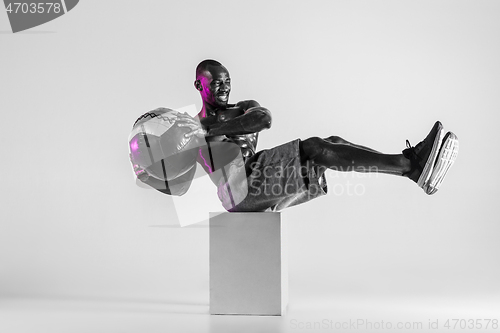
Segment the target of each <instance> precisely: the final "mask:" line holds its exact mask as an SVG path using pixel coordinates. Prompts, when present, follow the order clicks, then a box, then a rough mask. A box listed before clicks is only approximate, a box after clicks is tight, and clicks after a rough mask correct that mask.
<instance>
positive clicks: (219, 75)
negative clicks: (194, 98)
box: [197, 65, 231, 109]
mask: <svg viewBox="0 0 500 333" xmlns="http://www.w3.org/2000/svg"><path fill="white" fill-rule="evenodd" d="M197 79H198V80H199V81H200V86H199V88H198V90H200V94H201V98H202V99H203V101H204V102H206V103H208V104H210V105H211V106H213V107H215V108H222V109H225V108H226V106H227V103H228V101H229V93H230V92H231V78H230V77H229V72H228V71H227V69H226V68H225V67H224V66H222V65H221V66H209V67H207V68H206V69H205V70H204V71H203V72H202V73H200V75H198V77H197Z"/></svg>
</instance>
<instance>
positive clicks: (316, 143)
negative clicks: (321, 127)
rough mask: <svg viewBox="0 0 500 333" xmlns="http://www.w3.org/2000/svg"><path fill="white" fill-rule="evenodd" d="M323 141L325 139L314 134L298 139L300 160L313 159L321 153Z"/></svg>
mask: <svg viewBox="0 0 500 333" xmlns="http://www.w3.org/2000/svg"><path fill="white" fill-rule="evenodd" d="M324 142H325V140H323V139H322V138H319V137H316V136H313V137H310V138H308V139H305V140H302V141H300V145H299V147H300V155H301V160H302V161H305V160H314V159H315V157H316V156H319V155H320V154H321V153H322V151H323V144H324Z"/></svg>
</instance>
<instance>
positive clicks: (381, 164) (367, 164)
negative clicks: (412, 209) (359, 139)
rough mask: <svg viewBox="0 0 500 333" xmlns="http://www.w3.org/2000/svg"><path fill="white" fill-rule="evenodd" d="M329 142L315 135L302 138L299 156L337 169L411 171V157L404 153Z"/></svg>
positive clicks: (396, 172)
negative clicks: (394, 153)
mask: <svg viewBox="0 0 500 333" xmlns="http://www.w3.org/2000/svg"><path fill="white" fill-rule="evenodd" d="M330 138H332V137H330ZM333 138H338V137H333ZM332 141H334V140H326V139H322V138H318V137H312V138H309V139H306V140H304V141H301V151H302V152H303V156H301V159H302V160H303V162H305V161H312V162H313V163H314V164H316V165H319V166H320V167H325V168H329V169H333V170H337V171H357V172H380V173H387V174H393V175H400V176H401V175H403V174H405V173H408V172H409V171H410V170H411V163H410V160H409V159H407V158H406V157H405V156H404V155H403V154H396V155H388V154H382V153H380V152H377V151H375V150H373V149H370V148H366V147H363V146H358V145H354V144H350V143H347V144H346V143H333V142H332ZM335 141H339V140H338V139H335ZM343 141H344V142H347V141H345V140H343Z"/></svg>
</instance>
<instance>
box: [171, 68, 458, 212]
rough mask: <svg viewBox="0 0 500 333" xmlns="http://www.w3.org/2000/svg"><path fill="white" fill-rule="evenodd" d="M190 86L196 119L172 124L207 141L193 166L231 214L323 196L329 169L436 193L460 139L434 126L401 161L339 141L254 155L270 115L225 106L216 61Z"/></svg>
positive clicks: (223, 74) (250, 104) (252, 107)
mask: <svg viewBox="0 0 500 333" xmlns="http://www.w3.org/2000/svg"><path fill="white" fill-rule="evenodd" d="M194 86H195V88H196V89H197V90H198V91H199V92H200V95H201V98H202V101H203V106H202V108H201V110H200V112H199V113H198V115H197V116H196V117H195V118H194V119H193V118H192V117H190V116H189V115H186V114H184V115H179V118H178V120H177V124H179V126H185V127H189V128H190V129H191V132H190V133H189V134H187V136H196V137H198V138H199V139H200V140H203V139H204V140H206V146H205V147H204V148H203V149H202V151H201V152H200V156H199V160H198V162H199V164H200V165H201V166H202V167H203V168H204V169H205V171H206V172H207V173H208V174H209V175H210V178H211V179H212V181H213V182H214V184H215V185H216V186H217V188H218V196H219V199H220V200H221V202H222V204H223V206H224V208H225V209H226V210H228V211H232V212H244V211H279V210H282V209H284V208H286V207H290V206H293V205H297V204H300V203H303V202H306V201H309V200H311V199H313V198H316V197H319V196H322V195H324V194H326V193H327V183H326V179H325V176H324V172H325V171H326V169H328V168H330V169H333V170H337V171H356V172H380V173H386V174H392V175H398V176H404V177H407V178H409V179H411V180H412V181H414V182H415V183H417V185H418V186H419V187H421V188H422V189H423V190H424V192H425V193H427V194H434V193H435V192H436V191H437V190H438V188H439V186H440V184H441V182H442V181H443V179H444V177H445V175H446V173H447V171H448V170H449V168H450V166H451V165H452V164H453V162H454V160H455V159H456V156H457V153H458V139H457V137H456V136H455V134H453V133H451V132H448V133H446V135H444V130H443V126H442V124H441V123H440V122H439V121H438V122H436V123H435V124H434V126H433V127H432V129H431V131H430V132H429V134H428V135H427V136H426V138H425V139H424V140H423V141H421V142H420V143H419V144H417V145H416V146H415V147H412V146H411V145H410V143H409V142H408V140H407V141H406V145H407V148H406V149H404V150H403V151H402V154H383V153H380V152H378V151H376V150H373V149H371V148H368V147H364V146H361V145H357V144H354V143H351V142H348V141H346V140H344V139H342V138H340V137H338V136H330V137H327V138H319V137H311V138H308V139H305V140H300V139H296V140H293V141H291V142H288V143H285V144H283V145H281V146H278V147H275V148H272V149H266V150H262V151H258V152H257V150H256V146H257V141H258V135H259V132H260V131H262V130H265V129H269V128H270V127H271V120H272V118H271V113H270V112H269V110H267V109H266V108H264V107H262V106H260V105H259V103H257V102H256V101H253V100H247V101H241V102H238V103H236V104H230V103H229V93H230V91H231V78H230V76H229V72H228V70H227V69H226V68H225V67H224V66H223V65H222V64H220V63H219V62H217V61H215V60H204V61H202V62H201V63H200V64H199V65H198V66H197V68H196V80H195V82H194ZM234 147H236V149H234ZM240 151H241V155H240V158H238V156H237V155H238V154H237V153H239V152H240ZM207 161H208V162H207ZM243 189H244V190H243Z"/></svg>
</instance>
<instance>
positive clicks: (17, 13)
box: [3, 0, 79, 33]
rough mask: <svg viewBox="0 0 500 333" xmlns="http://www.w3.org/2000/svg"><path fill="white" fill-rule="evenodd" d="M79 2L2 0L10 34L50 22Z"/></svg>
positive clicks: (63, 0) (64, 0)
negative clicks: (10, 30) (10, 29)
mask: <svg viewBox="0 0 500 333" xmlns="http://www.w3.org/2000/svg"><path fill="white" fill-rule="evenodd" d="M78 1H79V0H42V1H40V0H25V1H22V0H13V1H11V0H4V1H3V2H4V4H5V9H6V10H7V15H8V17H9V21H10V26H11V28H12V32H14V33H16V32H19V31H23V30H27V29H30V28H33V27H36V26H39V25H41V24H44V23H46V22H49V21H52V20H53V19H56V18H58V17H59V16H62V15H64V14H66V13H67V12H69V11H70V10H72V9H73V8H74V7H75V6H76V5H77V4H78Z"/></svg>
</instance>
